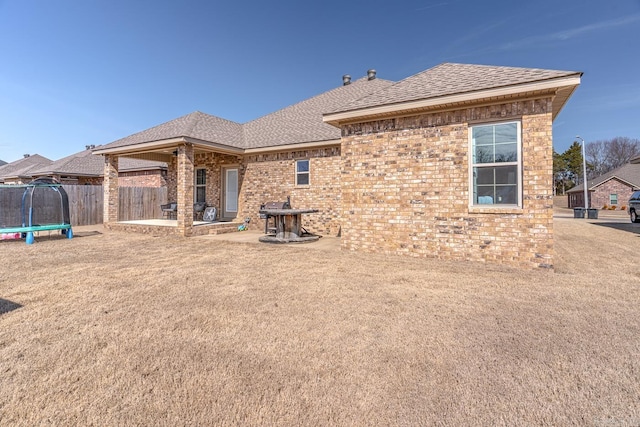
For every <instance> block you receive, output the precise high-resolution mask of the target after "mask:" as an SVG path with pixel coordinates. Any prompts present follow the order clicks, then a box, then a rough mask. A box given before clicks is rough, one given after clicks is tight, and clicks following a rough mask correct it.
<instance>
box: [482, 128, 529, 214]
mask: <svg viewBox="0 0 640 427" xmlns="http://www.w3.org/2000/svg"><path fill="white" fill-rule="evenodd" d="M520 133H521V132H520V122H508V123H495V124H487V125H477V126H471V128H470V136H471V181H472V182H471V185H472V188H473V191H472V199H471V204H472V205H473V206H487V205H501V206H520V205H521V196H520V193H521V191H522V180H521V178H520V176H521V170H522V160H521V154H520V151H521V150H520V146H521V142H520Z"/></svg>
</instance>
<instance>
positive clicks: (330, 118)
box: [322, 75, 580, 122]
mask: <svg viewBox="0 0 640 427" xmlns="http://www.w3.org/2000/svg"><path fill="white" fill-rule="evenodd" d="M579 84H580V75H573V76H568V77H561V78H557V79H551V80H544V81H539V82H532V83H523V84H518V85H512V86H505V87H500V88H494V89H486V90H480V91H475V92H466V93H460V94H454V95H445V96H440V97H436V98H428V99H421V100H418V101H407V102H401V103H396V104H387V105H380V106H377V107H368V108H362V109H359V110H353V111H345V112H340V113H329V114H324V115H323V117H322V120H323V121H324V122H340V121H342V120H348V119H355V118H358V117H361V116H374V115H382V114H389V113H394V112H397V111H404V110H413V109H421V108H428V107H435V106H438V105H443V104H455V103H461V102H469V101H473V100H476V99H485V98H494V97H501V96H508V95H516V94H518V93H523V92H534V91H540V90H549V89H556V88H560V87H564V86H577V85H579Z"/></svg>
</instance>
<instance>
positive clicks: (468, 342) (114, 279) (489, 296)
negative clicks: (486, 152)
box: [0, 218, 640, 425]
mask: <svg viewBox="0 0 640 427" xmlns="http://www.w3.org/2000/svg"><path fill="white" fill-rule="evenodd" d="M634 226H635V225H633V226H632V227H631V229H630V230H626V229H617V228H614V227H606V226H601V225H598V224H594V223H591V222H589V221H586V220H574V219H572V218H557V219H556V220H555V231H554V233H555V240H556V241H555V248H556V262H555V265H556V272H555V273H552V272H526V273H523V272H522V271H519V270H514V269H511V268H506V267H501V266H496V265H483V264H477V263H463V262H458V263H453V262H445V261H437V260H428V259H426V260H425V259H413V258H407V257H390V256H377V255H371V254H367V255H362V254H354V253H344V252H342V253H341V252H334V251H318V250H313V249H309V248H305V247H304V246H296V247H281V246H277V247H274V246H265V245H259V244H252V243H229V242H225V241H213V240H207V239H195V238H191V239H182V238H172V237H170V238H167V237H152V236H143V235H135V234H125V233H117V232H113V233H100V232H97V233H92V232H91V231H90V230H89V231H87V232H86V234H84V237H83V238H79V239H73V240H66V239H63V238H50V239H41V240H40V241H38V242H37V243H36V244H34V245H31V246H27V245H25V244H24V242H13V241H4V242H0V257H2V258H1V259H2V260H3V262H2V267H0V298H2V299H3V300H4V301H7V302H8V304H11V310H3V311H0V374H1V375H2V386H1V387H0V424H3V425H5V424H6V425H8V424H12V425H14V424H22V425H35V424H54V425H69V424H78V425H90V424H98V425H138V424H145V425H148V424H152V425H174V424H177V425H211V424H216V425H230V424H231V425H257V424H260V425H262V424H266V425H532V424H535V425H541V424H542V425H585V424H586V425H593V424H596V425H597V424H598V423H600V424H602V425H610V424H605V423H607V422H608V423H611V422H618V423H619V424H618V425H626V424H622V423H623V422H626V423H629V422H635V424H638V423H639V422H640V404H639V403H638V402H640V388H638V384H640V357H638V356H639V355H640V316H638V307H640V291H639V285H638V284H639V283H640V273H639V272H638V268H637V261H636V260H637V253H638V250H637V249H638V247H639V244H640V237H639V235H638V234H637V232H635V231H637V228H638V227H634ZM634 230H635V231H634ZM3 304H4V303H3ZM5 305H6V304H5ZM3 306H4V305H3ZM629 425H632V424H629Z"/></svg>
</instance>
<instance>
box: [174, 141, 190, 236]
mask: <svg viewBox="0 0 640 427" xmlns="http://www.w3.org/2000/svg"><path fill="white" fill-rule="evenodd" d="M177 193H178V194H177V195H178V200H177V203H178V215H177V216H178V233H179V234H182V235H184V236H190V235H191V231H192V227H193V145H192V144H184V145H180V146H179V147H178V191H177Z"/></svg>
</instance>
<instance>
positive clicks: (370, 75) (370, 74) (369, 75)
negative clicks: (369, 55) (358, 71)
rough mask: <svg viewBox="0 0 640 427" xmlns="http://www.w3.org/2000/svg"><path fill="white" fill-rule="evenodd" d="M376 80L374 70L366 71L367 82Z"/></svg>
mask: <svg viewBox="0 0 640 427" xmlns="http://www.w3.org/2000/svg"><path fill="white" fill-rule="evenodd" d="M375 78H376V70H367V80H374V79H375Z"/></svg>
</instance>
